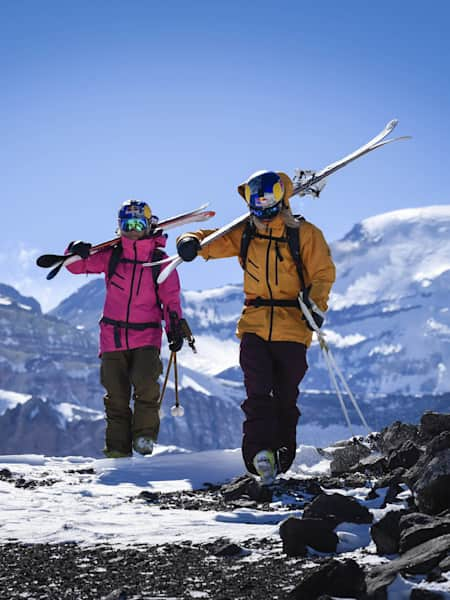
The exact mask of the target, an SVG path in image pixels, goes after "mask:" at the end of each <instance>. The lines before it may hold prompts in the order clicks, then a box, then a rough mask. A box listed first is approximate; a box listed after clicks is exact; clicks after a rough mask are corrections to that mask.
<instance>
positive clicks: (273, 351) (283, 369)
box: [240, 333, 308, 473]
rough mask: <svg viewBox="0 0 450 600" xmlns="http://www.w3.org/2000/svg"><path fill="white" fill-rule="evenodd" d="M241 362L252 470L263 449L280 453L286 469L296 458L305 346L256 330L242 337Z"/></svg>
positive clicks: (245, 447) (245, 444)
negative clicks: (273, 339)
mask: <svg viewBox="0 0 450 600" xmlns="http://www.w3.org/2000/svg"><path fill="white" fill-rule="evenodd" d="M240 364H241V368H242V370H243V373H244V384H245V389H246V392H247V399H246V400H245V401H244V402H243V403H242V405H241V408H242V410H243V411H244V414H245V421H244V425H243V439H242V455H243V458H244V462H245V465H246V467H247V469H248V470H249V471H250V472H251V473H256V471H255V468H254V466H253V462H252V461H253V458H254V457H255V455H256V454H257V453H258V452H259V451H260V450H273V451H274V452H275V453H276V454H277V458H278V463H279V468H280V470H281V471H282V472H283V473H284V472H285V471H287V470H288V469H289V467H290V466H291V464H292V463H293V461H294V459H295V452H296V448H297V439H296V428H297V423H298V419H299V417H300V411H299V409H298V408H297V397H298V393H299V390H298V386H299V384H300V382H301V380H302V379H303V377H304V375H305V373H306V371H307V369H308V364H307V362H306V346H305V345H304V344H299V343H297V342H266V341H265V340H263V339H262V338H260V337H259V336H257V335H255V334H254V333H245V334H244V335H243V337H242V340H241V347H240Z"/></svg>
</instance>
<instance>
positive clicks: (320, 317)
mask: <svg viewBox="0 0 450 600" xmlns="http://www.w3.org/2000/svg"><path fill="white" fill-rule="evenodd" d="M310 291H311V286H309V287H308V288H306V290H303V292H302V299H303V302H304V303H305V304H306V307H307V308H308V309H309V312H310V313H311V317H312V318H313V321H314V323H315V324H316V325H317V327H318V328H319V329H320V328H321V327H322V325H323V322H324V321H325V315H324V313H323V312H322V311H321V310H320V308H319V307H318V306H317V304H316V303H315V302H314V300H312V299H311V298H310V297H309V292H310ZM302 319H303V320H304V321H305V322H306V326H307V327H308V329H310V330H311V331H315V330H314V328H313V327H312V326H311V324H310V322H309V321H308V319H307V318H306V317H305V315H303V317H302Z"/></svg>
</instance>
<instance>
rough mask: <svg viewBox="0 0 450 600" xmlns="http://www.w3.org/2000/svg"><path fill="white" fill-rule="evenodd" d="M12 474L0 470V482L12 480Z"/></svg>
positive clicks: (5, 470) (6, 470) (7, 470)
mask: <svg viewBox="0 0 450 600" xmlns="http://www.w3.org/2000/svg"><path fill="white" fill-rule="evenodd" d="M12 476H13V475H12V473H11V471H10V470H9V469H2V470H1V471H0V481H8V480H9V479H12Z"/></svg>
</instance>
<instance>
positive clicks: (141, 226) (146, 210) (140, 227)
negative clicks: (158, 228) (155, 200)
mask: <svg viewBox="0 0 450 600" xmlns="http://www.w3.org/2000/svg"><path fill="white" fill-rule="evenodd" d="M151 218H152V211H151V209H150V206H149V205H148V204H147V203H146V202H141V201H140V200H126V202H124V203H123V204H122V206H121V207H120V210H119V229H120V230H121V231H133V230H134V231H145V232H148V231H149V229H150V224H151Z"/></svg>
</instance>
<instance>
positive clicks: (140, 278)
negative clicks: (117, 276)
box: [136, 267, 144, 296]
mask: <svg viewBox="0 0 450 600" xmlns="http://www.w3.org/2000/svg"><path fill="white" fill-rule="evenodd" d="M143 272H144V267H141V272H140V273H139V281H138V285H137V290H136V296H139V290H140V289H141V281H142V273H143Z"/></svg>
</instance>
